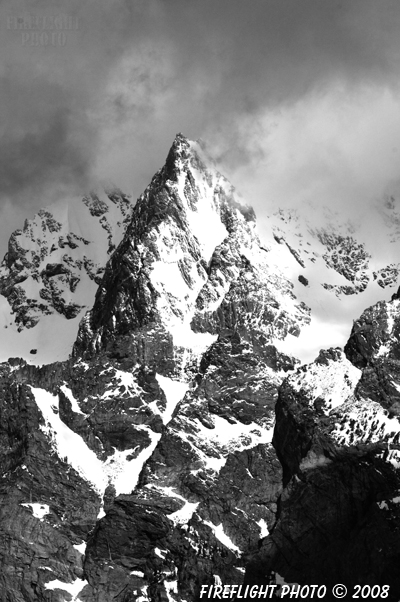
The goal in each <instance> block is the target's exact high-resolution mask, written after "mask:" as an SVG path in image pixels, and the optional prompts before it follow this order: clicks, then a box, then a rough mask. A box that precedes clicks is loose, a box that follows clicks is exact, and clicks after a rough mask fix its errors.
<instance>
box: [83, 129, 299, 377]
mask: <svg viewBox="0 0 400 602" xmlns="http://www.w3.org/2000/svg"><path fill="white" fill-rule="evenodd" d="M245 274H246V276H245ZM241 275H242V276H243V278H244V280H243V282H242V288H241V289H240V291H239V289H238V290H237V291H236V293H235V294H236V296H237V299H238V298H241V297H242V296H243V295H244V294H245V290H246V288H247V289H248V288H249V286H248V285H247V284H246V282H248V281H253V283H254V284H255V283H258V284H257V285H258V292H257V293H256V291H254V294H255V296H256V297H257V295H258V294H262V295H264V301H261V300H260V299H258V300H254V303H255V306H254V309H253V311H254V312H256V313H257V311H258V310H259V311H264V310H265V307H266V306H268V304H269V303H271V304H272V306H274V307H275V308H276V307H278V306H279V302H277V297H279V296H281V295H282V292H283V294H284V295H285V296H286V294H289V301H288V300H287V299H285V301H284V304H285V315H286V318H287V319H284V320H283V323H282V328H280V327H275V326H273V324H268V325H266V324H264V326H262V328H261V329H264V331H265V332H264V335H266V336H267V337H268V338H271V336H275V335H276V336H278V338H282V337H284V336H286V333H287V331H288V329H291V328H293V329H294V330H296V329H298V325H297V321H298V320H299V319H300V321H301V320H303V319H308V318H307V311H306V310H305V309H304V308H301V309H300V310H299V309H298V306H296V304H295V302H294V301H295V298H294V297H293V295H291V293H290V292H289V291H290V288H291V286H290V284H289V283H288V282H287V281H286V280H285V279H284V278H283V277H282V279H281V277H280V276H277V275H276V273H275V272H274V273H273V274H272V272H271V270H269V268H268V266H267V257H266V252H265V251H264V250H262V249H261V248H260V244H259V239H258V236H257V234H256V231H255V214H254V211H253V209H252V208H251V207H249V206H247V205H244V204H242V203H240V202H239V200H238V198H237V196H236V194H235V189H234V187H233V186H232V185H231V183H230V182H229V181H228V180H227V179H226V178H225V177H224V176H222V175H221V174H220V173H219V172H218V171H217V169H216V167H215V164H213V162H212V160H211V159H210V158H209V157H207V155H206V153H205V152H204V150H203V149H202V147H201V146H200V144H199V143H198V142H193V141H189V140H188V139H187V138H185V137H184V136H182V135H181V134H178V135H177V136H176V138H175V140H174V142H173V145H172V147H171V149H170V151H169V153H168V156H167V160H166V163H165V165H164V167H163V168H162V169H161V170H159V171H158V172H157V173H156V174H155V176H154V177H153V179H152V181H151V183H150V184H149V186H148V187H147V188H146V190H145V191H144V193H143V194H142V195H141V197H140V198H139V199H138V202H137V204H136V206H135V208H134V210H133V215H132V222H131V224H130V225H129V227H128V228H127V231H126V234H125V237H124V240H123V241H122V243H121V244H120V246H119V248H118V249H117V250H116V252H115V253H114V255H113V256H112V258H111V259H110V261H109V263H108V265H107V268H106V271H105V274H104V278H103V281H102V283H101V285H100V287H99V290H98V293H97V295H96V301H95V304H94V307H93V309H92V311H91V312H90V313H89V314H88V315H87V316H86V318H85V320H84V321H83V322H82V323H81V327H80V330H79V334H78V339H77V342H76V345H75V348H74V353H75V354H78V355H87V354H88V355H91V354H92V353H96V352H97V351H99V350H100V349H108V350H112V352H113V353H117V354H118V355H122V356H126V355H129V356H130V357H134V358H136V359H137V361H139V362H140V361H144V357H145V359H146V363H148V364H150V365H151V363H152V360H151V358H150V356H153V359H154V361H157V363H158V365H159V364H160V358H159V354H160V347H159V345H158V347H157V348H156V347H155V346H154V343H153V339H154V337H155V334H154V333H155V332H157V337H158V340H159V339H160V337H161V338H162V339H163V341H164V343H165V347H164V348H163V350H162V353H163V355H164V359H165V362H164V363H165V369H166V371H167V372H168V371H169V370H170V369H171V367H174V366H175V368H176V365H177V364H176V362H175V360H174V358H176V356H177V351H176V350H177V349H178V348H179V349H181V352H182V354H183V353H184V350H185V349H186V350H189V351H190V353H191V354H192V355H193V354H194V355H196V356H198V357H200V355H201V353H202V352H204V350H205V349H206V348H207V347H208V346H209V345H210V344H211V343H212V342H213V341H214V340H215V339H216V337H217V336H218V334H219V332H220V331H221V328H228V330H232V332H233V331H235V329H236V327H237V323H236V318H235V319H233V318H232V317H230V318H229V319H228V318H227V317H224V316H222V315H219V314H218V312H220V307H221V305H223V304H224V302H225V300H226V302H227V303H228V304H229V303H237V299H236V300H235V301H233V300H230V301H229V302H228V301H227V295H228V293H229V291H230V290H231V288H232V286H233V283H234V282H235V281H236V280H238V279H239V280H240V279H241V278H240V277H241ZM246 279H247V280H246ZM268 286H269V288H268ZM233 288H235V287H233ZM267 289H268V290H267ZM232 290H233V289H232ZM247 292H248V290H247ZM250 296H251V295H250ZM241 302H242V301H241ZM243 303H244V300H243ZM274 304H275V305H274ZM263 308H264V309H263ZM286 310H287V311H286ZM231 311H232V310H231V309H230V310H229V312H231ZM271 311H272V314H274V313H275V312H276V309H272V308H271ZM236 313H237V314H238V315H239V313H240V312H237V311H236ZM245 313H246V315H247V314H249V316H248V319H250V313H252V311H251V310H249V309H247V310H246V312H245ZM289 316H290V317H289ZM246 319H247V318H246ZM260 320H261V322H262V323H263V322H264V318H261V316H260ZM273 322H274V320H272V323H273ZM295 323H296V326H295ZM160 333H164V334H160ZM154 340H155V339H154ZM143 354H144V355H143ZM178 355H179V353H178ZM156 358H157V359H156ZM178 363H179V362H178ZM175 368H174V369H175Z"/></svg>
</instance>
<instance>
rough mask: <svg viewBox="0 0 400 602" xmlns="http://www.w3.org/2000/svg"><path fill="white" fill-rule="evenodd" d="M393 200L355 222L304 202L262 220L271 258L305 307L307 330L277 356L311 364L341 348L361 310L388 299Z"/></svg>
mask: <svg viewBox="0 0 400 602" xmlns="http://www.w3.org/2000/svg"><path fill="white" fill-rule="evenodd" d="M396 198H397V197H394V196H393V195H392V196H386V197H385V198H384V199H383V201H381V202H379V203H377V204H376V205H375V206H371V207H369V208H366V210H365V212H364V213H361V214H360V215H359V216H357V218H355V217H354V216H352V217H346V216H344V215H343V213H340V212H339V211H335V210H334V209H332V208H327V207H324V206H323V204H321V205H317V204H311V203H310V204H308V205H307V204H305V205H304V206H303V207H302V208H301V209H299V210H293V209H291V210H289V209H288V210H279V211H278V212H276V213H275V214H273V215H271V216H269V217H268V218H267V220H266V228H265V231H266V232H267V240H266V245H268V247H269V248H270V256H271V257H273V258H274V261H275V263H276V264H277V265H279V267H280V269H283V270H284V271H285V274H287V276H288V277H289V278H290V280H291V281H292V282H293V286H294V289H293V292H294V294H295V295H296V297H297V298H298V299H299V300H301V301H303V302H304V303H305V304H306V305H307V306H309V307H310V308H311V321H310V324H309V325H308V326H307V327H305V328H303V329H302V331H301V334H300V336H299V337H298V338H297V339H293V338H292V337H288V338H287V339H286V340H285V341H284V342H283V343H279V349H281V350H282V351H285V352H286V353H292V354H293V355H295V356H296V357H299V358H300V359H301V360H302V361H303V362H309V361H312V360H313V359H314V358H315V357H316V356H317V354H318V351H319V349H321V348H323V347H331V346H344V344H345V342H346V341H347V338H348V336H349V332H350V329H351V325H352V322H353V321H354V320H355V319H356V318H357V317H358V316H359V315H360V314H361V312H362V311H363V310H364V309H365V307H368V306H370V305H373V304H374V303H376V302H377V301H379V300H382V299H383V300H390V298H391V296H392V295H393V293H394V292H395V291H396V290H397V287H398V286H399V284H400V282H399V274H400V263H399V258H400V236H399V233H398V227H397V226H396V224H398V222H399V216H398V213H399V208H400V196H398V198H397V200H396ZM396 228H397V229H396ZM269 231H270V232H271V234H272V236H271V235H268V232H269Z"/></svg>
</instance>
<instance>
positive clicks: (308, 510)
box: [0, 135, 400, 602]
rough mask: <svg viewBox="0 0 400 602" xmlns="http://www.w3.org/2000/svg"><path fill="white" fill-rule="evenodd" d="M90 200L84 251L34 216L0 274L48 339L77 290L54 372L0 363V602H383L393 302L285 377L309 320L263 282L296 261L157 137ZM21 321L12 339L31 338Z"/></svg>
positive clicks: (200, 166) (189, 156)
mask: <svg viewBox="0 0 400 602" xmlns="http://www.w3.org/2000/svg"><path fill="white" fill-rule="evenodd" d="M107 198H108V200H107V199H105V198H103V197H102V198H100V197H99V196H98V195H97V196H96V195H92V196H90V197H85V199H84V203H83V205H82V211H84V212H86V213H88V215H89V216H90V217H89V218H88V220H89V222H88V223H96V224H98V225H99V229H98V232H99V233H100V234H99V236H100V235H103V234H104V235H105V238H104V236H103V239H102V240H103V243H102V244H103V246H102V245H101V244H100V242H99V240H100V238H93V239H91V238H90V236H89V235H87V238H85V237H84V236H83V234H82V233H81V231H80V232H79V233H78V232H77V231H76V230H75V229H73V228H71V227H70V225H71V224H69V225H68V228H67V227H66V226H65V224H66V223H67V222H66V221H65V220H64V221H62V220H59V221H57V222H56V223H54V221H55V217H54V216H53V217H51V216H49V215H48V214H46V213H45V212H41V213H40V214H39V216H38V217H37V218H35V220H34V223H31V224H29V223H28V225H27V226H26V228H25V229H24V233H19V234H14V237H13V238H12V241H14V242H11V243H10V244H11V246H10V249H11V251H10V252H9V254H8V256H7V257H6V259H5V263H4V265H3V268H2V269H3V273H4V276H3V280H2V282H3V287H5V288H4V289H3V290H4V294H6V295H7V298H8V300H9V301H10V302H11V303H13V302H14V301H13V299H14V297H15V291H17V292H18V290H19V289H18V287H22V288H23V287H24V286H25V289H23V290H27V289H26V286H27V284H25V282H27V281H30V280H32V282H33V281H34V282H36V283H37V285H38V286H39V287H41V288H40V290H44V291H48V293H49V296H48V297H46V294H47V293H46V294H45V293H42V296H41V298H42V299H44V297H46V303H47V305H46V311H44V310H43V311H44V313H46V312H53V313H54V314H57V315H59V316H60V319H63V320H64V321H67V320H68V318H70V317H71V316H69V315H68V312H69V310H66V308H68V307H70V305H71V303H76V304H79V303H78V300H77V299H78V298H77V297H74V296H73V294H74V291H73V290H72V291H71V283H73V282H74V278H80V279H81V280H80V281H82V280H83V278H86V276H87V278H88V279H89V280H91V281H92V282H96V283H97V284H98V289H97V292H96V294H95V299H94V304H93V307H92V309H91V310H90V311H89V312H88V313H87V314H86V315H85V317H84V318H83V319H82V321H81V323H80V327H79V332H78V335H77V338H76V342H75V345H74V349H73V354H72V356H71V357H70V358H69V359H68V360H65V361H62V362H54V363H47V364H45V365H43V366H42V367H39V366H34V365H31V364H30V363H29V362H27V361H26V360H24V359H18V358H14V359H10V360H9V361H8V362H5V363H3V364H1V366H0V495H1V505H0V508H1V514H2V520H1V521H0V532H1V541H2V542H4V543H3V546H2V549H1V550H0V564H1V570H0V579H1V588H0V600H1V601H4V602H6V601H7V602H10V601H11V602H37V601H42V600H43V601H46V602H64V601H67V600H68V601H69V600H75V601H76V602H78V601H81V602H109V601H111V600H116V601H118V602H134V601H135V602H139V601H140V602H161V601H166V602H171V601H175V602H185V601H186V602H192V601H193V602H194V601H196V600H198V599H199V592H200V587H201V586H202V585H210V584H214V583H220V582H222V583H224V584H225V583H227V584H240V583H243V582H244V583H270V582H274V581H276V580H278V581H279V580H280V581H282V580H286V581H287V582H296V583H302V584H310V583H325V584H330V583H331V582H332V583H334V582H345V583H349V584H352V583H358V582H362V583H371V584H376V583H378V584H384V583H387V582H388V583H389V584H390V585H392V590H391V596H392V594H393V596H395V597H394V598H393V597H392V598H389V599H393V600H394V599H396V600H398V597H399V595H400V589H399V586H400V584H399V582H398V581H396V579H398V578H397V576H396V575H397V572H396V569H395V567H396V563H397V562H398V560H399V554H400V550H399V544H398V543H397V537H396V530H397V529H398V520H400V515H399V514H398V511H397V508H398V505H397V501H398V496H397V493H398V490H400V483H399V477H398V471H397V468H398V465H399V462H400V456H398V454H399V453H400V451H398V450H397V446H398V444H399V436H400V435H399V433H400V423H399V418H398V411H397V407H398V406H397V404H398V401H397V396H398V388H399V387H400V382H399V379H400V373H399V374H398V371H397V362H398V357H397V355H398V351H397V347H396V345H397V326H396V325H397V313H398V312H397V307H398V303H399V301H398V300H397V298H396V295H395V296H394V297H395V298H394V299H393V300H392V301H390V302H382V303H379V304H378V305H376V306H374V307H372V308H370V309H369V310H367V311H366V312H365V313H364V314H363V315H362V316H361V318H360V320H359V321H357V322H356V323H355V324H354V328H353V331H352V333H351V336H350V339H349V342H348V344H347V346H346V348H345V351H342V350H341V349H337V348H333V349H329V350H327V351H321V352H320V354H319V356H318V357H317V359H316V360H315V362H313V363H311V364H307V365H302V366H300V362H299V360H297V359H296V358H294V357H293V356H292V355H291V354H289V353H284V352H283V351H282V347H281V344H282V341H288V340H290V339H291V338H293V339H294V337H296V336H298V335H299V334H300V335H301V331H302V329H304V328H306V327H307V324H308V323H309V321H310V310H309V308H308V307H307V306H306V305H305V303H304V302H302V301H301V299H299V298H298V297H296V296H295V294H294V293H295V292H296V291H297V288H296V286H297V285H296V286H295V285H294V284H293V283H292V282H290V280H289V279H288V278H287V275H284V274H283V273H282V272H281V271H280V270H279V269H278V267H277V265H276V264H277V263H279V253H280V252H281V249H286V251H288V252H289V253H290V256H291V257H294V258H295V261H296V262H298V263H299V260H301V261H303V259H302V256H301V253H300V251H297V250H296V249H295V247H294V245H293V244H291V243H290V242H289V243H288V242H287V241H286V242H284V240H283V238H282V239H281V238H279V236H283V234H282V233H281V234H280V235H279V234H278V233H277V231H276V230H271V236H270V239H269V240H268V241H267V244H266V245H265V246H262V245H261V244H260V241H259V239H258V236H257V234H256V231H255V215H254V212H253V210H252V209H251V208H250V207H248V206H246V205H244V204H242V203H240V202H239V200H238V198H237V196H236V193H235V191H234V189H233V188H232V186H231V185H230V184H229V182H228V181H227V180H226V179H225V178H224V177H223V176H222V175H221V174H219V173H218V171H217V169H216V167H215V165H214V164H213V162H212V160H211V159H210V158H209V157H208V156H207V154H206V152H205V151H204V149H203V148H202V146H201V144H199V143H195V142H190V141H188V140H187V139H186V138H185V137H183V136H182V135H178V136H177V137H176V139H175V141H174V144H173V146H172V148H171V150H170V152H169V155H168V157H167V160H166V163H165V165H164V167H163V168H162V169H161V170H160V171H158V172H157V173H156V175H155V176H154V178H153V180H152V182H151V183H150V185H149V186H148V188H147V189H146V190H145V192H144V193H143V194H142V196H141V197H140V198H139V200H138V202H137V203H136V205H135V206H134V207H133V209H131V205H128V200H127V199H126V197H124V196H123V195H122V194H119V193H118V194H115V195H114V196H113V195H111V194H109V195H108V197H107ZM106 206H107V207H108V210H106V208H105V207H106ZM112 207H114V209H111V208H112ZM111 211H114V212H115V215H114V214H113V215H114V218H113V219H112V220H111V219H109V216H110V214H111ZM131 211H132V212H131ZM86 213H84V214H86ZM121 216H122V217H121ZM128 216H129V220H128ZM103 218H104V219H103ZM107 224H108V225H107ZM113 228H114V229H113ZM37 229H39V230H40V232H41V233H42V234H41V235H40V236H39V235H38V234H37V232H36V230H37ZM72 232H75V234H74V235H73V234H72ZM68 236H69V238H68ZM274 236H275V238H274ZM79 237H81V239H80V238H79ZM118 237H119V239H118ZM277 238H278V239H279V240H277ZM319 238H320V243H321V244H324V245H325V247H326V248H327V247H328V246H329V248H330V251H331V254H330V255H329V257H330V259H329V261H328V260H327V259H326V258H325V259H324V261H325V262H326V263H327V265H328V264H329V265H330V269H334V270H336V271H340V270H339V268H338V265H339V263H338V261H339V260H338V254H339V251H338V250H337V245H336V243H337V239H336V238H332V237H331V238H329V240H328V239H327V238H324V237H323V236H322V234H321V235H320V236H319ZM28 239H29V240H30V242H29V244H28V242H27V240H28ZM60 239H62V244H64V247H62V246H61V247H60V246H59V240H60ZM322 239H324V240H323V241H322ZM91 240H92V242H90V241H91ZM65 241H67V242H68V241H69V243H68V244H69V246H68V252H67V253H66V254H65V253H64V250H65V248H66V247H67V242H65ZM283 242H284V244H283ZM342 242H343V245H344V248H346V249H347V246H346V245H348V244H350V242H349V239H348V238H346V237H344V238H343V241H342ZM72 243H73V244H72ZM118 243H119V244H118ZM74 244H76V245H77V246H76V247H74V246H73V245H74ZM71 245H72V246H71ZM91 245H92V247H91ZM113 245H117V246H116V248H115V249H113ZM335 245H336V246H335ZM53 247H55V248H53ZM89 248H92V249H97V250H96V253H95V257H96V258H97V259H96V261H97V263H96V262H95V259H94V258H92V261H93V265H94V266H95V267H91V268H90V269H89V271H88V269H87V266H85V263H84V261H83V259H82V260H81V259H79V258H78V256H79V257H83V253H85V257H89V255H86V252H87V251H86V250H85V249H89ZM100 248H101V249H102V253H103V254H102V255H101V253H100V251H99V249H100ZM12 249H14V251H15V252H14V251H13V250H12ZM60 249H61V250H60ZM334 249H336V251H337V255H335V252H336V251H334ZM357 249H358V251H357V252H356V253H355V257H356V259H357V261H358V260H359V262H361V263H360V265H359V266H358V268H357V269H358V270H359V271H358V272H357V274H358V275H357V274H356V272H354V270H353V271H351V270H352V268H351V267H348V270H350V271H349V272H346V274H347V275H344V274H342V275H343V276H344V277H346V278H347V276H350V275H351V274H353V275H354V279H353V280H352V282H353V284H354V286H356V285H357V286H358V284H357V283H360V282H362V275H361V276H360V275H359V273H360V274H361V272H363V270H364V267H365V266H364V263H363V262H365V261H366V255H365V253H364V251H362V249H361V250H360V248H359V247H357ZM75 252H76V253H77V256H76V257H75V255H73V253H75ZM312 252H313V251H312V250H310V253H312ZM346 252H348V250H347V251H346ZM13 253H14V254H13ZM61 253H64V254H63V255H62V256H61V255H60V254H61ZM93 253H94V251H93ZM297 253H298V256H297V255H296V254H297ZM41 255H43V257H41ZM107 255H108V256H109V258H108V261H107V262H106V261H104V260H105V258H106V257H107ZM50 259H51V261H50ZM100 259H101V261H103V263H101V261H100ZM79 261H80V262H81V263H80V264H79V263H78V262H79ZM304 261H305V259H304ZM311 263H312V262H311ZM342 263H343V262H342ZM300 265H301V264H300ZM305 265H306V264H305ZM341 265H342V264H341ZM343 265H344V263H343ZM357 265H358V264H357ZM104 266H105V268H104V270H103V267H104ZM340 269H341V273H342V272H343V270H342V268H340ZM68 270H69V271H68ZM360 270H361V271H360ZM90 274H92V277H91V276H90ZM20 278H25V280H19V279H20ZM54 278H58V280H57V282H58V283H59V285H57V286H59V287H61V288H60V289H57V290H62V291H63V292H62V295H61V294H60V295H59V294H56V293H55V292H54V291H56V288H57V287H56V284H51V282H52V281H53V280H54ZM21 283H22V284H21ZM60 283H61V284H60ZM29 286H30V285H29ZM306 286H307V284H304V282H303V283H300V287H302V288H304V289H305V288H306ZM73 287H74V285H72V288H73ZM66 288H68V290H70V292H71V295H72V296H70V297H68V299H69V300H68V303H67V297H66V296H65V290H66ZM78 288H79V282H78V284H77V285H76V288H75V291H78ZM321 288H322V287H321ZM300 290H301V289H300ZM323 290H326V289H323ZM13 291H14V292H13ZM53 293H54V295H53ZM60 296H62V298H63V299H64V302H63V304H61V305H62V307H63V308H64V309H63V311H61V309H62V308H61V305H60V303H61V301H60V299H59V298H60ZM34 298H35V297H34V294H33V293H32V299H34ZM36 298H37V297H36ZM28 305H29V306H28ZM28 305H26V302H25V301H23V300H21V303H20V304H19V305H18V304H17V305H16V306H15V311H16V316H17V322H18V324H19V325H20V326H21V328H22V327H23V328H22V330H21V333H20V334H23V332H24V331H26V330H27V327H28V326H30V327H31V328H29V329H28V330H30V331H34V330H35V328H40V324H41V321H42V320H43V318H42V317H40V316H39V313H38V311H41V310H40V309H39V310H38V309H37V307H36V306H35V307H33V306H32V304H28ZM83 305H84V304H83V303H82V306H80V308H79V310H78V314H77V316H78V315H79V312H83V309H82V308H83ZM35 312H36V313H35ZM18 316H19V317H18ZM23 316H25V317H26V320H25V318H23ZM45 317H46V316H45ZM36 319H38V324H37V325H35V324H34V322H35V320H36ZM73 319H74V318H72V317H71V320H73ZM24 320H25V321H24ZM29 320H33V321H31V322H30V321H29ZM71 320H68V321H71ZM399 450H400V446H399ZM376 542H377V543H378V547H377V546H376ZM350 567H354V570H353V573H351V570H350ZM396 596H397V598H396Z"/></svg>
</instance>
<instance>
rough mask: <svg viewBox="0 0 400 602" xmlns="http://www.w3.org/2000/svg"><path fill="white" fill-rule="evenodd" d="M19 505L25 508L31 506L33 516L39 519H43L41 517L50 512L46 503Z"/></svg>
mask: <svg viewBox="0 0 400 602" xmlns="http://www.w3.org/2000/svg"><path fill="white" fill-rule="evenodd" d="M20 505H21V506H25V507H26V508H32V513H33V516H34V517H35V518H38V519H39V520H41V521H43V517H45V516H46V515H47V514H50V507H49V506H48V504H38V503H35V504H32V503H25V504H20Z"/></svg>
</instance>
